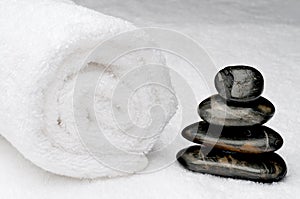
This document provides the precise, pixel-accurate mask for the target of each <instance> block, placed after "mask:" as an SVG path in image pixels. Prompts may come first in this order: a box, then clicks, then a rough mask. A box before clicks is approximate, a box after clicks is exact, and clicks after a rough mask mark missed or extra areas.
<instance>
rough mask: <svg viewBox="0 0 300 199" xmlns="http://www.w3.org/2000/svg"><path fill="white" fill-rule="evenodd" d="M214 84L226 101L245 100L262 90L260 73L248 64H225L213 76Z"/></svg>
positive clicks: (262, 83) (254, 97) (252, 97)
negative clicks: (225, 65)
mask: <svg viewBox="0 0 300 199" xmlns="http://www.w3.org/2000/svg"><path fill="white" fill-rule="evenodd" d="M215 86H216V89H217V91H218V93H219V95H220V96H221V97H223V98H224V99H226V100H228V101H236V102H247V101H252V100H255V99H257V98H258V97H259V96H260V95H261V94H262V92H263V89H264V79H263V76H262V74H261V73H260V72H259V71H258V70H256V69H255V68H253V67H250V66H242V65H240V66H227V67H226V68H224V69H222V70H220V71H219V72H218V73H217V75H216V77H215Z"/></svg>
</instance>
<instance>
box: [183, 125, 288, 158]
mask: <svg viewBox="0 0 300 199" xmlns="http://www.w3.org/2000/svg"><path fill="white" fill-rule="evenodd" d="M182 136H183V137H184V138H186V139H187V140H189V141H192V142H194V143H197V144H202V145H206V146H211V147H214V148H218V149H222V150H227V151H233V152H239V153H255V154H259V153H267V152H274V151H276V150H278V149H279V148H281V147H282V145H283V139H282V137H281V136H280V135H279V134H278V133H277V132H275V131H274V130H272V129H271V128H269V127H266V126H250V127H221V126H215V125H210V124H208V123H206V122H204V121H201V122H197V123H194V124H191V125H189V126H187V127H186V128H184V129H183V131H182Z"/></svg>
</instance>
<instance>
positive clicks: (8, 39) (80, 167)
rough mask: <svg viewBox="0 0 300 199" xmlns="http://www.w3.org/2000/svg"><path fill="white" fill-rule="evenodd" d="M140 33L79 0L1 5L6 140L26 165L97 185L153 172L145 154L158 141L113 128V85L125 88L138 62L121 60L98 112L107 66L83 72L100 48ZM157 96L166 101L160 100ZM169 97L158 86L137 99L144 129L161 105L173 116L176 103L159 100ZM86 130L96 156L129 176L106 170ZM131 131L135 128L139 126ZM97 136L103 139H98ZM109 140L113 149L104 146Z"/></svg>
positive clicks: (1, 111)
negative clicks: (123, 73)
mask: <svg viewBox="0 0 300 199" xmlns="http://www.w3.org/2000/svg"><path fill="white" fill-rule="evenodd" d="M133 29H135V27H134V26H133V25H132V24H131V23H128V22H126V21H124V20H121V19H118V18H114V17H111V16H106V15H103V14H101V13H98V12H95V11H92V10H89V9H87V8H84V7H81V6H78V5H76V4H74V3H73V2H71V1H57V0H55V1H53V0H52V1H50V0H17V1H11V0H1V1H0V38H1V40H0V57H1V59H0V65H1V68H0V104H1V106H0V123H1V125H0V133H1V135H2V136H4V137H5V138H6V139H7V140H8V141H9V142H10V143H11V144H12V145H13V146H14V147H16V148H17V150H18V151H19V152H20V153H22V154H23V155H24V156H25V158H27V159H29V160H30V161H32V162H33V163H34V164H36V165H38V166H39V167H41V168H43V169H45V170H47V171H50V172H53V173H56V174H61V175H66V176H71V177H79V178H96V177H112V176H120V175H126V174H128V172H129V173H134V172H136V171H140V170H142V169H144V168H145V167H146V166H147V158H146V157H145V155H144V154H146V153H147V152H149V150H151V148H152V146H153V144H154V143H155V142H156V140H157V139H158V135H157V136H153V137H151V138H133V137H130V136H127V135H126V134H124V133H122V132H121V131H120V130H119V128H118V127H117V126H116V125H115V124H114V123H113V119H114V118H113V116H112V112H111V111H110V107H109V106H110V103H109V102H110V101H111V98H112V93H111V87H109V86H112V85H117V83H118V81H119V80H120V79H119V78H118V77H115V76H114V75H116V74H117V73H118V72H119V70H124V69H126V67H131V66H132V64H138V63H135V62H134V61H132V62H130V61H128V60H129V58H127V59H125V60H121V62H120V65H119V66H118V67H113V68H112V69H111V71H109V72H104V76H103V79H105V83H106V84H107V87H106V89H104V90H103V92H102V93H97V92H96V94H95V97H96V98H95V102H96V104H95V110H93V106H92V105H91V104H92V103H91V102H92V100H93V99H92V98H91V95H90V94H91V92H93V91H94V90H92V89H91V88H92V87H90V86H89V83H90V82H91V81H92V80H95V79H96V78H97V77H98V76H99V74H101V72H103V71H104V70H103V68H104V65H103V64H104V63H101V60H99V59H95V60H93V59H92V60H90V62H88V64H87V65H85V66H84V67H83V66H82V62H83V61H84V59H85V58H86V56H87V55H88V54H89V53H90V52H91V51H92V50H93V48H94V47H95V46H96V45H97V44H98V43H99V42H101V41H104V40H105V39H108V38H110V37H112V36H114V35H116V34H118V33H120V32H124V31H128V30H133ZM116 48H118V44H116ZM149 54H151V52H147V53H144V54H143V53H142V54H140V55H138V56H140V58H141V59H143V63H147V61H152V59H154V60H157V61H158V62H163V59H162V58H161V57H160V56H158V55H157V56H153V57H151V58H149V56H147V55H149ZM138 60H140V59H138ZM127 61H128V64H127ZM77 75H79V76H78V79H76V77H77ZM160 79H161V80H162V81H164V82H165V83H167V84H168V85H170V81H169V76H168V74H167V73H165V74H161V76H160ZM78 81H80V85H79V86H77V89H79V92H77V94H74V93H73V88H74V86H75V85H76V82H78ZM153 91H156V92H157V93H158V95H157V96H154V97H153V96H152V95H151V93H153ZM161 92H162V91H161V90H159V89H158V88H155V87H150V88H148V90H147V89H146V90H142V91H140V93H138V94H137V95H138V96H142V97H143V98H142V99H140V100H139V98H138V97H136V98H135V99H133V101H134V102H135V103H136V106H134V107H133V109H134V110H133V116H132V118H133V120H134V121H136V123H137V124H141V125H145V124H147V122H148V121H149V118H150V117H151V116H150V115H149V114H148V113H147V111H149V109H151V105H152V104H153V101H156V102H157V100H158V101H159V104H161V105H163V106H164V108H165V110H166V111H167V112H166V115H165V116H166V120H165V124H166V123H167V122H168V120H169V119H170V118H171V117H172V115H173V114H174V111H175V109H176V102H175V101H174V100H172V99H171V98H172V96H169V95H167V94H166V95H159V94H161ZM73 102H74V104H73ZM75 102H76V103H75ZM73 105H74V106H73ZM74 108H75V109H76V110H75V111H76V112H74ZM93 111H95V114H96V116H95V117H94V116H93V113H92V112H93ZM74 115H76V116H77V118H75V117H74ZM150 119H151V118H150ZM97 122H99V124H100V127H98V126H97V124H98V123H97ZM78 123H79V125H81V130H82V129H84V131H86V134H85V136H86V137H88V136H91V140H92V142H93V141H94V143H92V144H95V146H94V147H96V151H94V152H99V153H100V156H105V158H106V160H108V161H110V160H113V164H116V165H115V166H120V165H121V166H124V167H122V168H123V169H124V170H122V171H118V170H115V169H113V168H110V166H114V165H108V166H106V165H103V164H101V163H99V161H96V160H95V158H94V157H92V156H91V154H90V153H89V152H88V151H87V150H86V148H85V147H84V145H83V144H82V142H81V141H82V140H81V139H80V137H79V134H80V133H82V132H79V134H78V132H77V130H78V129H77V125H78ZM125 125H127V126H128V128H130V127H131V126H130V125H133V124H125ZM161 130H162V129H160V130H159V131H161ZM78 131H80V130H78ZM97 131H101V132H103V134H101V133H100V134H97ZM84 133H85V132H84ZM89 133H90V134H91V135H89ZM158 133H159V132H158ZM93 135H95V137H93ZM104 136H105V137H104ZM106 137H108V139H109V141H110V142H107V141H103V142H101V139H103V140H104V139H106ZM99 140H100V142H99ZM84 141H86V140H84ZM110 143H112V144H113V145H114V146H116V147H120V148H122V149H125V150H127V151H130V152H131V151H133V152H135V153H136V154H138V155H134V156H132V155H127V154H126V153H124V154H123V153H119V151H117V150H116V151H115V150H113V149H111V148H110V146H108V145H109V144H110ZM89 144H90V143H89ZM123 171H126V172H123ZM127 171H128V172H127Z"/></svg>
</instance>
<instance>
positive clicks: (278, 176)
mask: <svg viewBox="0 0 300 199" xmlns="http://www.w3.org/2000/svg"><path fill="white" fill-rule="evenodd" d="M205 150H206V149H205V147H201V146H191V147H189V148H187V149H183V150H181V151H179V152H178V154H177V160H178V161H179V163H180V164H181V165H182V166H183V167H185V168H186V169H188V170H191V171H194V172H199V173H205V174H212V175H217V176H222V177H230V178H238V179H245V180H252V181H257V182H265V183H271V182H277V181H280V180H282V179H283V178H284V176H285V175H286V173H287V167H286V164H285V162H284V160H283V159H282V158H281V157H280V156H279V155H278V154H276V153H263V154H239V153H228V152H226V151H223V150H218V149H212V150H211V151H210V152H209V153H208V154H207V153H204V151H205Z"/></svg>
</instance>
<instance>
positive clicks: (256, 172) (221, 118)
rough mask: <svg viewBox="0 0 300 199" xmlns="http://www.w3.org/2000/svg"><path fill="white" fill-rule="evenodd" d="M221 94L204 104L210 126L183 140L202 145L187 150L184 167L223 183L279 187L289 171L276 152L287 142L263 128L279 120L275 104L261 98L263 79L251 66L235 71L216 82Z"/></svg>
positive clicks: (194, 128) (181, 157)
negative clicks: (239, 181) (235, 180)
mask: <svg viewBox="0 0 300 199" xmlns="http://www.w3.org/2000/svg"><path fill="white" fill-rule="evenodd" d="M215 87H216V89H217V91H218V93H219V94H217V95H213V96H211V97H209V98H207V99H206V100H204V101H202V102H201V103H200V105H199V108H198V113H199V115H200V117H201V118H202V119H203V120H204V121H200V122H198V123H195V124H192V125H190V126H188V127H186V128H185V129H184V130H183V131H182V136H183V137H184V138H186V139H187V140H189V141H192V142H194V143H197V144H200V145H196V146H191V147H189V148H186V149H183V150H181V151H180V152H179V153H178V154H177V159H178V161H179V162H180V163H181V164H182V165H183V166H184V167H185V168H187V169H189V170H192V171H195V172H200V173H207V174H213V175H218V176H223V177H231V178H238V179H246V180H253V181H258V182H275V181H279V180H281V179H283V178H284V176H285V175H286V172H287V167H286V164H285V162H284V160H283V159H282V158H281V157H280V156H279V155H278V154H276V153H274V151H276V150H278V149H279V148H281V146H282V145H283V139H282V137H281V136H280V135H279V134H278V133H276V132H275V131H274V130H272V129H271V128H268V127H266V126H263V124H264V123H266V122H267V121H268V120H269V119H270V118H271V117H272V116H273V114H274V112H275V107H274V106H273V104H272V103H271V102H270V101H268V100H267V99H265V98H264V97H261V96H260V95H261V94H262V91H263V88H264V80H263V76H262V74H261V73H260V72H259V71H258V70H256V69H255V68H253V67H249V66H229V67H226V68H224V69H222V70H221V71H219V72H218V74H217V75H216V77H215Z"/></svg>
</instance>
